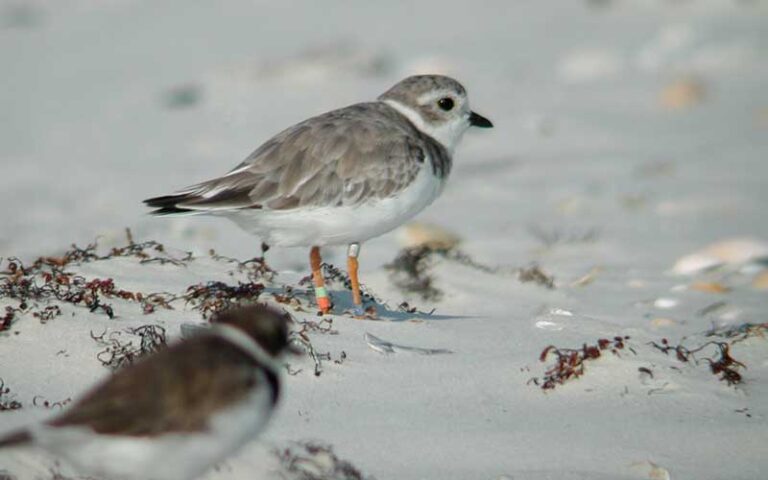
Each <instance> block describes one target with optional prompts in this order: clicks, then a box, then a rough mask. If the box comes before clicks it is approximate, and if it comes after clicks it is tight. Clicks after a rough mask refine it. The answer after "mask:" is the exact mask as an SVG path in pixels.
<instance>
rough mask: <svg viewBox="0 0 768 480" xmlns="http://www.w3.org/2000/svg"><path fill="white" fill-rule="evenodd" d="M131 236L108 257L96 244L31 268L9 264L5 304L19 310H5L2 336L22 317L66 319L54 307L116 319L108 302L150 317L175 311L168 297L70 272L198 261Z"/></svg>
mask: <svg viewBox="0 0 768 480" xmlns="http://www.w3.org/2000/svg"><path fill="white" fill-rule="evenodd" d="M126 236H127V245H125V246H122V247H115V248H112V249H111V250H110V251H109V253H107V254H106V255H101V254H99V253H98V251H97V244H96V242H94V243H91V244H89V245H87V246H86V247H84V248H81V247H78V246H77V245H72V247H71V248H70V249H69V250H67V251H66V252H65V253H64V254H63V255H62V256H59V257H39V258H38V259H37V260H35V261H34V262H32V264H31V265H28V266H27V265H25V264H24V263H23V262H22V261H21V260H20V259H18V258H15V257H11V258H9V259H7V260H6V265H5V270H3V271H2V272H0V300H3V299H4V300H11V301H15V303H16V305H8V306H6V307H5V314H4V315H3V316H2V317H0V331H2V330H7V329H9V328H10V327H11V324H12V323H13V321H14V320H15V319H16V317H17V315H18V314H26V313H31V314H32V315H33V316H34V317H36V318H38V319H40V321H41V322H47V321H49V320H51V319H52V318H54V317H57V316H59V315H61V313H62V312H61V308H60V307H59V306H58V305H51V302H52V301H59V302H62V303H68V304H71V305H77V306H84V307H86V308H88V309H89V310H90V311H91V312H95V311H100V312H103V313H104V314H106V315H107V316H109V317H110V318H113V317H114V316H115V312H114V309H113V307H112V305H111V304H109V303H106V302H105V299H113V298H116V299H122V300H127V301H132V302H138V303H140V304H141V305H142V308H143V310H144V312H145V313H152V312H154V311H155V309H156V308H157V307H158V306H163V307H166V308H170V307H169V305H168V297H167V296H164V295H163V294H150V295H145V294H142V293H141V292H131V291H128V290H123V289H120V288H118V287H117V286H116V285H115V283H114V281H113V280H112V279H111V278H106V279H102V278H92V279H87V278H85V277H82V276H80V275H75V274H73V273H71V272H69V271H67V270H66V268H67V267H69V266H73V265H81V264H84V263H88V262H95V261H104V260H109V259H113V258H117V257H135V258H138V259H140V263H142V264H147V263H161V264H165V263H171V264H173V265H177V266H185V265H187V264H188V263H189V262H190V261H192V259H193V257H192V254H191V253H190V252H187V253H186V255H184V256H183V257H182V258H174V257H172V256H170V255H169V254H168V253H167V252H166V251H165V247H164V246H163V245H162V244H160V243H158V242H155V241H147V242H142V243H136V242H134V241H133V236H132V235H131V232H130V230H126Z"/></svg>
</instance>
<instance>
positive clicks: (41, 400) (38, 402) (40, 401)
mask: <svg viewBox="0 0 768 480" xmlns="http://www.w3.org/2000/svg"><path fill="white" fill-rule="evenodd" d="M70 403H72V398H71V397H67V398H65V399H64V400H58V401H55V402H52V401H50V400H48V399H46V398H45V397H43V396H42V395H35V396H34V397H32V406H33V407H43V408H47V409H51V408H58V409H62V408H64V407H65V406H67V405H69V404H70Z"/></svg>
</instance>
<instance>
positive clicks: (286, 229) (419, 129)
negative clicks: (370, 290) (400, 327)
mask: <svg viewBox="0 0 768 480" xmlns="http://www.w3.org/2000/svg"><path fill="white" fill-rule="evenodd" d="M470 126H475V127H482V128H490V127H492V126H493V124H492V123H491V122H490V121H489V120H488V119H486V118H484V117H482V116H481V115H478V114H477V113H475V112H473V111H471V110H470V108H469V100H468V99H467V92H466V90H465V89H464V87H463V86H461V84H460V83H459V82H457V81H456V80H454V79H452V78H449V77H445V76H441V75H418V76H412V77H408V78H406V79H404V80H402V81H401V82H399V83H398V84H397V85H395V86H394V87H392V88H391V89H389V90H388V91H386V92H385V93H384V94H382V95H381V96H379V98H378V99H377V101H375V102H367V103H358V104H355V105H351V106H349V107H345V108H342V109H339V110H333V111H330V112H327V113H324V114H322V115H318V116H316V117H312V118H310V119H308V120H305V121H303V122H301V123H298V124H296V125H294V126H292V127H290V128H288V129H286V130H284V131H282V132H281V133H279V134H277V135H276V136H274V137H273V138H271V139H270V140H268V141H267V142H266V143H264V144H263V145H262V146H260V147H259V148H257V149H256V150H255V151H254V152H253V153H252V154H250V155H249V156H248V158H246V159H245V160H244V161H243V162H242V163H241V164H240V165H238V166H237V167H235V168H234V169H233V170H231V171H230V172H229V173H227V174H226V175H224V176H222V177H218V178H214V179H212V180H208V181H206V182H202V183H198V184H196V185H192V186H190V187H187V188H184V189H182V190H180V191H178V192H176V193H174V194H172V195H166V196H162V197H155V198H150V199H148V200H145V201H144V203H146V204H147V205H148V206H150V207H153V208H155V210H153V211H152V213H153V214H155V215H191V214H209V215H221V216H225V217H227V218H230V219H231V220H233V221H234V222H235V223H237V224H238V225H239V226H240V227H241V228H243V229H245V230H246V231H248V232H250V233H253V234H255V235H257V236H259V237H260V238H261V240H262V241H263V242H264V243H266V244H268V245H277V246H303V247H310V248H311V249H310V255H309V258H310V265H311V267H312V279H313V282H314V286H315V296H316V298H317V305H318V307H319V309H320V310H321V311H322V312H323V313H327V312H330V310H331V307H332V305H331V301H330V298H329V297H328V292H327V291H326V289H325V281H324V279H323V274H322V271H321V265H322V260H321V258H320V247H322V246H326V245H347V247H348V250H347V269H348V273H349V278H350V282H351V285H352V299H353V302H354V306H355V310H354V314H355V315H356V316H358V317H361V316H363V314H364V312H363V308H362V296H361V294H360V282H359V280H358V274H357V270H358V260H357V258H358V255H359V254H360V244H361V243H362V242H364V241H366V240H368V239H370V238H373V237H377V236H379V235H382V234H384V233H386V232H388V231H390V230H392V229H394V228H395V227H397V226H399V225H401V224H403V223H404V222H406V221H407V220H409V219H410V218H412V217H413V216H414V215H416V214H417V213H418V212H420V211H421V210H423V209H424V208H425V207H426V206H427V205H429V204H431V203H432V202H433V201H434V200H435V198H437V196H438V195H440V193H441V192H442V190H443V187H444V185H445V181H446V180H447V178H448V174H449V173H450V171H451V163H452V156H453V151H454V149H455V148H456V145H457V144H458V143H459V141H460V140H461V137H462V136H463V135H464V132H465V131H466V130H467V129H468V128H469V127H470Z"/></svg>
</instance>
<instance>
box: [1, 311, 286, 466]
mask: <svg viewBox="0 0 768 480" xmlns="http://www.w3.org/2000/svg"><path fill="white" fill-rule="evenodd" d="M287 321H288V317H287V315H285V314H282V313H278V312H277V311H275V310H272V309H270V308H267V307H264V306H251V307H244V308H238V309H234V310H230V311H227V312H224V313H222V314H220V315H219V316H218V317H215V318H214V320H212V323H213V325H212V327H211V328H210V329H207V330H205V331H204V333H200V334H199V335H196V336H194V337H193V338H190V339H188V340H184V341H182V342H180V343H177V344H175V345H172V346H169V347H168V348H166V349H163V350H161V351H159V352H157V353H155V354H152V355H150V356H147V357H145V358H144V359H142V360H139V361H138V362H137V363H135V364H133V365H131V366H128V367H125V368H124V369H122V370H119V371H118V372H116V373H115V374H114V375H112V376H111V377H109V378H108V379H106V380H105V381H104V382H102V383H100V384H98V385H97V386H96V387H95V388H93V389H92V390H91V391H90V392H88V393H86V394H85V396H83V397H82V398H81V399H80V400H79V401H78V402H77V403H76V404H75V405H74V406H73V407H72V408H70V409H68V410H67V411H66V412H64V413H62V414H61V415H59V416H57V417H55V418H53V419H52V420H49V421H47V422H45V423H42V424H40V425H35V426H32V427H30V428H27V429H24V430H18V431H15V432H12V433H10V434H7V435H5V436H3V437H0V448H5V447H25V446H36V447H39V448H42V449H44V450H46V451H48V452H50V453H52V454H53V455H55V456H58V457H61V458H62V459H64V460H67V461H68V462H69V463H71V464H72V466H73V467H75V468H76V469H77V470H78V471H80V472H82V473H83V474H86V475H93V476H97V477H100V478H101V477H106V478H110V479H136V480H139V479H141V480H187V479H193V478H197V477H198V476H200V475H201V474H203V473H204V472H205V471H206V470H208V468H210V467H211V466H213V465H214V464H216V463H218V462H220V461H222V460H223V459H225V458H226V457H228V456H229V455H231V454H233V453H235V452H236V451H237V450H238V449H239V448H240V447H241V446H242V445H243V444H244V443H245V442H247V441H248V440H250V439H252V438H253V437H255V436H256V435H257V434H258V433H259V432H260V431H261V430H262V428H263V427H264V425H265V424H266V422H267V420H268V419H269V417H270V415H271V413H272V409H273V407H274V406H275V404H276V402H277V400H278V397H279V394H280V393H279V390H280V388H279V386H280V383H279V375H280V370H282V368H281V366H280V364H279V363H278V362H277V357H278V356H279V354H280V353H281V352H282V351H284V350H285V349H286V348H287V346H288V326H287Z"/></svg>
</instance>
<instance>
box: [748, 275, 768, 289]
mask: <svg viewBox="0 0 768 480" xmlns="http://www.w3.org/2000/svg"><path fill="white" fill-rule="evenodd" d="M752 288H754V289H756V290H768V270H766V271H763V272H760V273H758V274H757V276H756V277H755V278H754V280H752Z"/></svg>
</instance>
